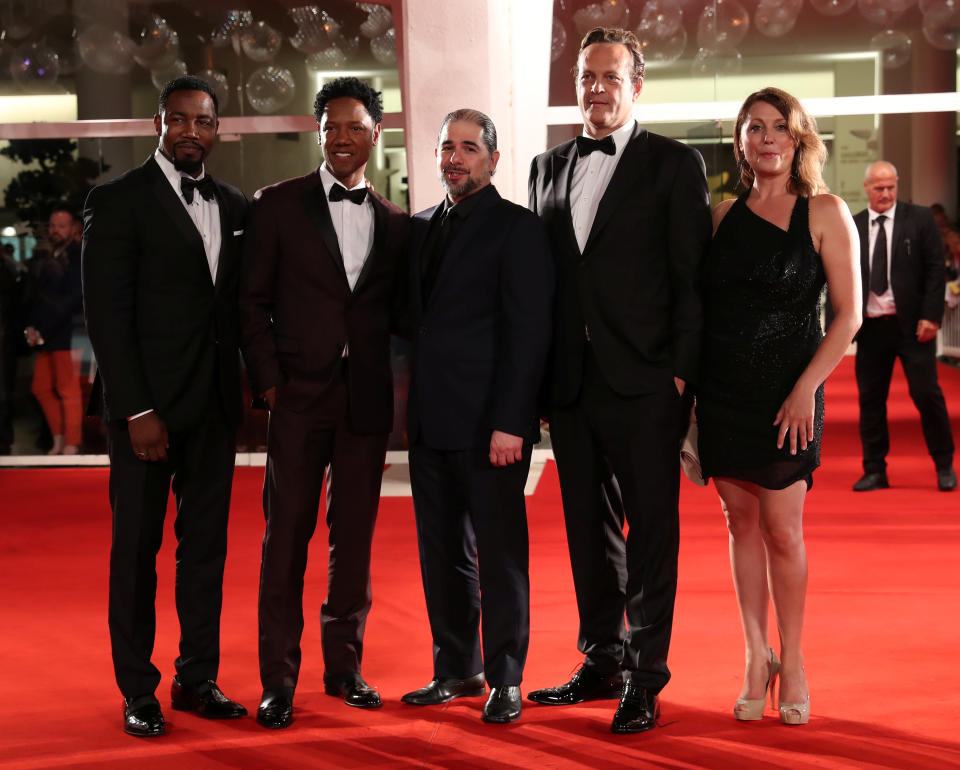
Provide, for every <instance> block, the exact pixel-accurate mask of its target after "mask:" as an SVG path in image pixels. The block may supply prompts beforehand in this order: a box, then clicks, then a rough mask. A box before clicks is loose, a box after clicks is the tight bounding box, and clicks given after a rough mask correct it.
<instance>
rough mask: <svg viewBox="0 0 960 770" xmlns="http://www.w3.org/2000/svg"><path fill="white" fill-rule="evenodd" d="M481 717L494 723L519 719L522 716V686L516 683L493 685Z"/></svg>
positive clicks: (504, 722)
mask: <svg viewBox="0 0 960 770" xmlns="http://www.w3.org/2000/svg"><path fill="white" fill-rule="evenodd" d="M480 718H481V719H482V720H483V721H484V722H493V723H494V724H506V723H507V722H515V721H517V720H518V719H519V718H520V688H519V687H517V686H516V685H508V686H506V687H491V688H490V697H489V698H487V703H486V705H485V706H484V707H483V714H482V716H481V717H480Z"/></svg>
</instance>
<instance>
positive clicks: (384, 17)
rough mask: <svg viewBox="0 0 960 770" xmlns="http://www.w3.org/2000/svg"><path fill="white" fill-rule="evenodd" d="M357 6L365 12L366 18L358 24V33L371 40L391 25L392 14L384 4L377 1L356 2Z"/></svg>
mask: <svg viewBox="0 0 960 770" xmlns="http://www.w3.org/2000/svg"><path fill="white" fill-rule="evenodd" d="M357 8H359V9H360V10H362V11H366V12H367V18H366V20H365V21H363V22H362V23H361V24H360V34H361V35H363V36H364V37H366V38H370V39H371V40H372V39H373V38H375V37H380V36H381V35H382V34H384V33H385V32H386V31H387V30H388V29H390V28H391V27H393V14H392V13H391V12H390V9H389V8H387V6H385V5H378V4H377V3H357Z"/></svg>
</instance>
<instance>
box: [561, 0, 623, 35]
mask: <svg viewBox="0 0 960 770" xmlns="http://www.w3.org/2000/svg"><path fill="white" fill-rule="evenodd" d="M625 7H626V4H625V3H624V2H623V0H604V1H603V2H602V3H591V4H590V5H587V6H585V7H583V8H581V9H580V10H579V11H575V12H574V14H573V26H574V27H576V29H577V34H578V35H580V37H583V36H584V35H586V34H587V33H588V32H589V31H590V30H591V29H593V28H594V27H616V26H618V25H619V24H620V22H621V20H622V19H623V11H624V8H625Z"/></svg>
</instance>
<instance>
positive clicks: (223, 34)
mask: <svg viewBox="0 0 960 770" xmlns="http://www.w3.org/2000/svg"><path fill="white" fill-rule="evenodd" d="M251 24H253V11H240V10H235V11H227V12H226V13H225V14H224V15H223V17H222V18H221V19H220V21H219V22H218V23H217V26H215V27H214V28H213V32H211V33H210V40H211V42H212V43H213V44H214V45H215V46H217V48H223V47H224V46H227V45H230V44H231V43H232V42H233V36H234V35H237V34H239V33H240V32H242V31H243V30H245V29H246V28H247V27H249V26H250V25H251Z"/></svg>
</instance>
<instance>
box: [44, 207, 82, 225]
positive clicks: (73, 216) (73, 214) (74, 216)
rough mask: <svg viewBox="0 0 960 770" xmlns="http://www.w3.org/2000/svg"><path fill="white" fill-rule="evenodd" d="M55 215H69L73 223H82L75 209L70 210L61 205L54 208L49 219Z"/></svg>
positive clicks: (48, 216)
mask: <svg viewBox="0 0 960 770" xmlns="http://www.w3.org/2000/svg"><path fill="white" fill-rule="evenodd" d="M54 214H67V215H69V216H70V219H71V220H72V221H74V222H79V221H80V217H79V216H77V212H75V211H74V210H73V209H68V208H67V207H66V206H61V205H58V206H54V207H53V208H52V209H50V213H49V214H48V215H47V219H49V218H50V217H52V216H53V215H54Z"/></svg>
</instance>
